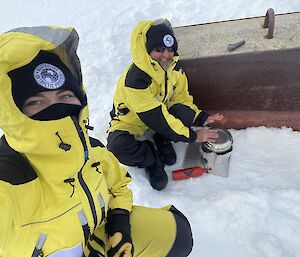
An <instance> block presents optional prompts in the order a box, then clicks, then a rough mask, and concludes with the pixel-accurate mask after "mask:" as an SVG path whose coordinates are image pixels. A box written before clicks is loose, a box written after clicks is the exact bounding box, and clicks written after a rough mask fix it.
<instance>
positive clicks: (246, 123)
mask: <svg viewBox="0 0 300 257" xmlns="http://www.w3.org/2000/svg"><path fill="white" fill-rule="evenodd" d="M264 25H265V27H268V28H263V26H264ZM174 31H175V35H176V37H177V39H178V45H179V49H178V51H179V55H180V57H181V64H182V66H183V68H184V70H185V72H186V74H187V77H188V80H189V88H190V92H191V94H192V95H193V96H194V99H195V104H197V106H199V107H200V109H204V110H207V111H208V112H209V113H215V112H220V113H222V114H224V116H225V119H224V120H223V121H222V123H220V124H217V125H218V126H219V127H223V128H235V129H241V128H246V127H250V126H254V127H256V126H267V127H281V126H287V127H292V128H293V129H295V130H299V129H300V13H289V14H280V15H274V11H273V9H269V10H268V12H267V15H266V17H255V18H247V19H240V20H231V21H224V22H214V23H207V24H199V25H192V26H185V27H177V28H175V29H174Z"/></svg>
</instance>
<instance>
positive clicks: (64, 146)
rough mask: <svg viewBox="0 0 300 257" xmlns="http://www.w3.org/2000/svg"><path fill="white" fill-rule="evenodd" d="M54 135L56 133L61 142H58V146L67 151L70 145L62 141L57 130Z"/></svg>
mask: <svg viewBox="0 0 300 257" xmlns="http://www.w3.org/2000/svg"><path fill="white" fill-rule="evenodd" d="M55 135H57V136H58V138H59V140H60V141H61V143H60V144H59V148H61V149H63V150H65V151H69V150H70V149H71V145H69V144H66V143H64V141H63V140H62V138H61V137H60V135H59V134H58V132H56V133H55Z"/></svg>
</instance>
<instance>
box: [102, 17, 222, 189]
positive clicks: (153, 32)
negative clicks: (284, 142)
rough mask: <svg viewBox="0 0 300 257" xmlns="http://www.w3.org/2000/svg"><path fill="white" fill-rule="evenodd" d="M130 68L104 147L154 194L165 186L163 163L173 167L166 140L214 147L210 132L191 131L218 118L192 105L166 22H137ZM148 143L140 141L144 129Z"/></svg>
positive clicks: (120, 88)
mask: <svg viewBox="0 0 300 257" xmlns="http://www.w3.org/2000/svg"><path fill="white" fill-rule="evenodd" d="M130 47H131V54H132V58H133V63H132V64H131V65H129V67H128V68H127V69H126V70H125V72H124V73H123V74H122V76H121V77H120V79H119V81H118V84H117V88H116V92H115V96H114V103H113V110H112V111H111V113H110V114H111V118H112V120H111V122H110V127H109V129H108V133H107V135H108V138H107V141H108V144H107V148H108V149H109V150H110V151H111V152H112V153H113V154H114V155H115V156H116V157H117V158H118V160H119V161H120V162H121V163H123V164H126V165H128V166H138V167H144V168H145V169H146V172H147V174H148V175H149V179H150V184H151V186H152V187H153V188H154V189H157V190H162V189H164V188H165V187H166V185H167V183H168V177H167V175H166V173H165V171H164V164H166V165H173V164H174V163H175V162H176V153H175V151H174V149H173V146H172V144H171V141H174V142H178V141H182V142H188V143H193V142H195V141H197V142H205V141H208V142H214V140H215V139H216V138H217V137H218V135H217V133H216V131H215V130H212V129H206V128H205V129H200V130H198V131H196V132H195V131H193V129H192V128H191V126H198V127H199V126H203V125H207V124H210V123H213V122H214V121H216V120H221V119H223V116H222V115H220V114H213V115H208V114H207V113H206V112H204V111H201V110H199V109H198V107H197V106H196V105H194V104H193V97H192V96H191V95H190V94H189V92H188V81H187V77H186V75H185V73H184V71H183V69H182V68H181V66H180V64H179V57H178V53H177V40H176V38H175V35H174V32H173V29H172V26H171V24H170V22H169V21H168V20H164V19H162V20H157V21H141V22H139V23H138V25H137V26H136V28H135V29H134V30H133V32H132V34H131V40H130ZM149 129H151V130H153V131H154V132H155V134H154V136H153V139H154V142H155V145H156V147H157V150H156V149H155V146H154V145H153V143H152V142H151V141H148V140H147V141H139V140H137V138H138V137H140V136H141V135H143V134H144V133H145V132H146V131H147V130H149Z"/></svg>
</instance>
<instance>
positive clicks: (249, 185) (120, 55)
mask: <svg viewBox="0 0 300 257" xmlns="http://www.w3.org/2000/svg"><path fill="white" fill-rule="evenodd" d="M0 2H1V7H2V8H1V10H2V12H1V15H0V32H1V33H2V32H5V31H7V30H9V29H12V28H15V27H23V26H35V25H59V26H70V27H75V28H76V29H77V31H78V33H79V35H80V44H79V51H78V54H79V56H80V58H81V62H82V69H83V80H84V84H85V87H86V89H87V93H88V97H89V105H90V110H91V123H92V125H93V126H95V132H94V136H97V137H98V138H100V139H101V140H102V141H103V142H106V139H105V131H106V129H107V125H108V122H109V111H110V109H111V107H112V99H113V93H114V89H115V84H116V82H117V80H118V77H119V76H120V74H121V73H122V72H123V70H124V69H125V68H126V66H127V65H128V64H129V63H130V62H131V57H130V51H129V37H130V33H131V31H132V29H133V28H134V27H135V25H136V24H137V23H138V21H140V20H142V19H158V18H161V17H165V18H168V19H169V20H170V21H171V22H172V24H173V26H181V25H189V24H197V23H204V22H212V21H220V20H228V19H235V18H243V17H253V16H262V15H264V14H265V12H266V10H267V9H268V8H269V7H272V8H274V10H275V13H286V12H294V11H300V1H299V0H286V1H284V0H270V1H264V0H223V1H220V0H210V1H200V0H198V1H197V0H190V1H182V0H172V1H163V0H152V1H142V0H124V1H117V0H106V1H104V0H102V1H99V0H89V1H84V0H64V1H50V0H39V1H38V0H28V1H21V0H14V1H5V0H1V1H0ZM0 108H1V107H0ZM231 132H232V134H233V138H234V150H233V153H232V159H231V163H230V171H229V177H228V178H223V177H217V176H213V175H207V174H205V175H203V176H202V177H199V178H195V179H192V180H186V181H179V182H173V181H170V183H169V185H168V187H167V188H166V189H165V190H164V191H162V192H157V191H155V190H153V189H151V187H150V186H149V184H148V181H147V180H146V178H145V174H144V172H143V170H138V169H134V168H130V169H129V171H130V173H131V174H132V176H133V183H132V185H131V188H132V189H133V193H134V202H135V203H136V204H140V205H147V206H155V207H161V206H164V205H167V204H170V203H172V204H174V205H176V207H177V208H179V209H181V210H182V211H183V212H184V213H185V214H186V215H187V217H188V218H189V220H190V222H191V225H192V228H193V232H194V250H193V252H192V254H191V255H190V256H193V257H202V256H203V257H221V256H222V257H298V256H299V255H300V167H299V161H300V157H299V156H300V148H299V145H300V133H299V132H295V131H292V130H291V129H289V128H285V127H284V128H281V129H274V128H270V129H267V128H264V127H260V128H248V129H246V130H240V131H235V130H231ZM180 147H182V145H180V144H177V145H176V148H177V150H178V149H179V148H180ZM181 157H182V156H179V161H178V164H176V165H175V166H174V167H169V168H168V173H169V174H170V171H171V169H173V168H179V167H180V158H181ZM181 159H182V158H181Z"/></svg>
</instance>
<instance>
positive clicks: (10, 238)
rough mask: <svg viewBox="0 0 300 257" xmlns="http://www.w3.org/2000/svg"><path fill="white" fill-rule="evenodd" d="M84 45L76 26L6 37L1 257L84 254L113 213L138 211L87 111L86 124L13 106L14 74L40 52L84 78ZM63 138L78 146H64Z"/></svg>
mask: <svg viewBox="0 0 300 257" xmlns="http://www.w3.org/2000/svg"><path fill="white" fill-rule="evenodd" d="M77 45H78V35H77V32H76V31H75V30H74V29H72V28H59V27H32V28H19V29H15V30H12V31H9V32H7V33H4V34H3V35H1V36H0V106H1V108H0V127H1V129H2V130H3V131H4V134H5V136H4V137H2V138H1V140H0V210H1V211H0V228H1V229H0V256H1V257H16V256H18V257H22V256H26V257H28V256H29V257H30V256H40V255H38V254H41V253H43V254H44V255H43V256H52V254H53V256H56V255H55V253H57V252H58V251H67V252H68V251H69V250H70V249H73V250H72V251H71V252H72V255H71V256H74V257H75V256H81V255H82V248H83V247H84V245H85V242H86V240H87V236H88V234H89V233H90V234H92V233H93V231H94V230H95V228H99V227H101V226H103V225H104V223H105V220H106V213H107V211H108V209H112V210H113V209H118V208H119V209H125V210H128V211H131V208H132V194H131V191H130V190H129V189H128V188H127V184H128V183H129V182H130V177H129V176H128V175H127V173H126V171H125V170H124V169H123V168H121V167H120V166H119V164H118V162H117V160H116V159H115V158H114V157H113V155H112V154H110V153H109V152H108V151H107V150H106V149H105V148H104V147H100V146H99V143H98V142H97V141H95V140H92V139H91V138H90V137H89V135H88V129H87V128H88V126H87V125H88V117H89V113H88V107H87V106H85V107H84V108H83V109H82V111H81V113H80V115H79V119H76V118H71V117H66V118H62V119H59V120H51V121H37V120H33V119H30V118H28V117H27V116H26V115H24V114H23V113H22V112H21V111H20V110H19V109H18V108H17V107H16V105H15V103H14V101H13V97H12V82H11V80H10V77H9V76H8V72H9V71H12V70H14V69H16V68H19V67H22V66H24V65H26V64H28V63H30V62H31V60H33V59H34V57H35V56H37V54H38V53H39V51H40V50H44V51H52V52H54V53H56V54H57V55H58V56H59V57H60V58H61V59H62V60H63V61H64V63H65V64H66V65H67V66H68V67H69V68H70V70H71V71H72V72H73V73H74V75H76V76H77V78H78V79H80V80H81V71H80V63H79V60H78V58H77V55H76V49H77ZM58 135H59V136H60V138H59V137H58ZM62 141H63V142H64V143H65V144H68V145H70V146H71V148H70V149H69V150H64V149H62V148H60V147H59V146H60V144H61V143H62ZM64 256H65V255H64Z"/></svg>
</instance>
